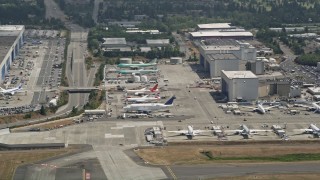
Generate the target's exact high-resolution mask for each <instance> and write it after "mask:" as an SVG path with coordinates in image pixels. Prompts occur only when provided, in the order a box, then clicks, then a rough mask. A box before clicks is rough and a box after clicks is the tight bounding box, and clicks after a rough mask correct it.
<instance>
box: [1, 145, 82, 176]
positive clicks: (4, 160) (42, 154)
mask: <svg viewBox="0 0 320 180" xmlns="http://www.w3.org/2000/svg"><path fill="white" fill-rule="evenodd" d="M74 151H76V149H74V148H72V147H69V148H65V149H53V150H50V149H48V150H26V151H0V179H12V177H13V173H14V171H15V169H16V168H17V167H18V166H20V165H23V164H27V163H35V162H37V161H40V160H44V159H48V158H51V157H55V156H59V155H62V154H66V153H72V152H74Z"/></svg>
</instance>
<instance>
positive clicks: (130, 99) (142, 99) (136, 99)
mask: <svg viewBox="0 0 320 180" xmlns="http://www.w3.org/2000/svg"><path fill="white" fill-rule="evenodd" d="M160 99H161V98H160V96H159V95H156V96H155V97H149V95H145V96H142V97H127V99H126V100H127V101H128V102H137V103H141V102H150V101H158V100H160Z"/></svg>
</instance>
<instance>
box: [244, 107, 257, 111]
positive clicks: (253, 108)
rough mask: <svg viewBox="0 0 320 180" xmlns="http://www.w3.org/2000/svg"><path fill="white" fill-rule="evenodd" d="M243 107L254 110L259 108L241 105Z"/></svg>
mask: <svg viewBox="0 0 320 180" xmlns="http://www.w3.org/2000/svg"><path fill="white" fill-rule="evenodd" d="M241 107H243V108H247V109H251V110H252V111H256V110H257V109H258V108H256V107H250V106H241Z"/></svg>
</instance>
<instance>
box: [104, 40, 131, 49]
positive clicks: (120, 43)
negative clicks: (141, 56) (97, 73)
mask: <svg viewBox="0 0 320 180" xmlns="http://www.w3.org/2000/svg"><path fill="white" fill-rule="evenodd" d="M103 40H104V42H103V44H102V47H103V50H104V51H122V52H123V51H131V47H130V46H128V45H127V41H126V39H125V38H103Z"/></svg>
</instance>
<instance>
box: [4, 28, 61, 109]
mask: <svg viewBox="0 0 320 180" xmlns="http://www.w3.org/2000/svg"><path fill="white" fill-rule="evenodd" d="M59 35H60V32H59V31H55V30H26V31H25V34H24V45H23V47H22V48H21V49H20V51H19V54H18V56H17V57H16V59H15V60H14V61H13V63H12V64H11V66H10V71H9V72H8V74H7V75H6V78H5V81H4V82H3V84H2V87H4V88H5V89H10V88H15V87H17V86H19V85H20V84H21V85H22V89H21V90H18V91H17V92H16V93H15V94H14V95H13V96H11V95H4V96H2V97H1V99H0V105H1V106H2V107H3V108H2V110H1V112H3V113H4V114H6V111H10V113H12V108H15V107H16V108H19V107H21V108H19V109H30V110H35V109H37V108H39V104H46V103H48V102H49V101H50V100H51V99H52V98H54V97H56V96H57V95H58V94H59V86H60V83H61V74H62V66H61V63H62V62H63V57H64V46H65V39H64V38H60V36H59ZM22 107H33V108H22ZM8 108H10V109H11V110H9V109H8ZM10 113H9V112H8V113H7V114H10ZM17 113H18V111H17Z"/></svg>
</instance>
